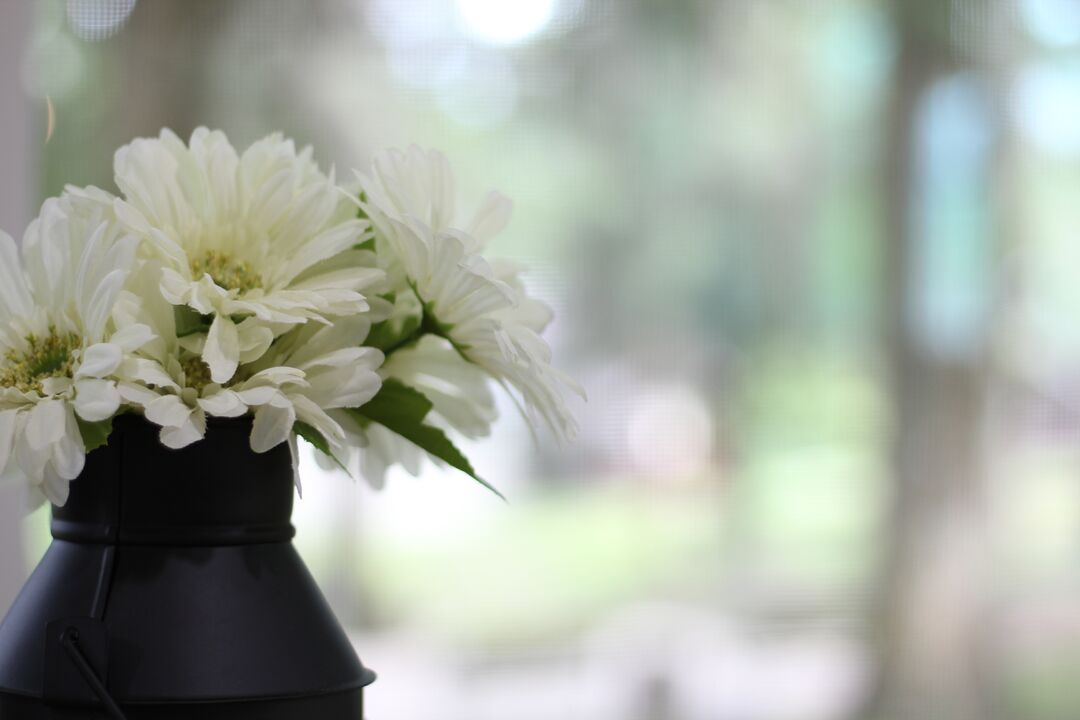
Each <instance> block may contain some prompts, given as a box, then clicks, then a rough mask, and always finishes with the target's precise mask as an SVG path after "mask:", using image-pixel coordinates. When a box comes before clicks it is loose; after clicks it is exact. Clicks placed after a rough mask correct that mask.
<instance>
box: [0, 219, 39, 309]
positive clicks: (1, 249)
mask: <svg viewBox="0 0 1080 720" xmlns="http://www.w3.org/2000/svg"><path fill="white" fill-rule="evenodd" d="M33 307H34V301H33V299H32V298H31V297H30V291H29V290H28V288H27V287H26V276H25V274H24V272H23V264H22V260H20V259H19V248H18V247H17V246H16V245H15V241H14V240H12V238H11V236H10V235H8V234H7V233H4V232H0V311H2V312H3V314H4V315H7V316H9V317H11V316H14V317H26V316H28V315H30V313H31V312H33Z"/></svg>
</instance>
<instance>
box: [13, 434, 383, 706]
mask: <svg viewBox="0 0 1080 720" xmlns="http://www.w3.org/2000/svg"><path fill="white" fill-rule="evenodd" d="M250 433H251V421H250V420H249V419H244V420H231V421H218V422H213V423H212V424H211V426H210V427H209V429H208V431H207V435H206V438H205V439H204V440H202V441H200V442H198V443H196V444H194V445H191V446H189V447H188V448H185V449H183V450H179V451H173V450H169V449H167V448H165V447H164V446H162V445H161V443H160V442H159V441H158V437H157V428H155V427H154V426H152V425H151V424H149V423H147V422H146V421H145V420H143V419H141V418H138V417H135V416H125V417H120V418H118V419H117V420H116V423H115V430H114V431H113V434H112V436H111V438H110V441H109V444H108V445H107V446H106V447H103V448H100V449H98V450H95V451H93V452H91V453H90V454H89V455H88V456H87V462H86V467H85V469H84V471H83V473H82V475H80V477H79V478H78V479H76V480H75V481H74V482H73V483H72V485H71V495H70V498H69V500H68V502H67V504H66V505H64V507H62V508H53V519H52V534H53V538H54V539H53V543H52V545H50V547H49V550H48V551H47V552H46V554H45V556H44V558H43V559H42V561H41V563H40V564H39V565H38V567H37V569H36V570H35V571H34V573H33V575H32V576H31V578H30V580H29V581H27V583H26V585H25V587H24V588H23V590H22V592H21V593H20V595H19V597H18V599H17V600H16V601H15V604H14V605H13V606H12V608H11V610H10V611H9V612H8V615H7V617H6V618H5V619H4V621H3V623H2V624H0V718H3V719H4V720H6V719H7V718H26V719H27V720H37V719H38V718H41V719H45V718H49V719H50V720H59V719H64V718H71V719H72V720H74V719H76V718H80V719H81V718H87V719H90V718H94V719H97V718H102V719H104V718H117V717H125V718H128V719H129V720H158V719H164V718H169V719H172V718H177V719H179V718H184V719H185V720H199V719H204V720H211V719H216V718H225V717H228V718H230V719H236V718H259V719H260V720H286V719H288V720H293V719H295V720H303V719H306V718H319V720H338V719H339V718H340V719H341V720H345V719H346V718H348V719H349V720H358V719H359V718H360V717H361V715H362V688H363V687H364V686H366V685H367V684H369V683H370V682H371V681H372V680H374V674H373V673H371V672H370V671H369V670H367V669H366V668H364V667H363V665H362V664H361V663H360V661H359V659H358V658H357V657H356V654H355V652H354V651H353V648H352V646H351V644H350V643H349V641H348V638H347V637H346V635H345V633H344V632H343V631H342V629H341V627H340V625H339V624H338V622H337V620H336V619H335V618H334V616H333V613H332V612H331V611H330V608H329V606H328V605H327V604H326V601H325V600H324V599H323V597H322V595H321V593H320V592H319V590H318V587H317V586H316V584H315V582H314V580H313V579H312V578H311V575H310V574H309V573H308V571H307V568H306V567H305V566H304V564H303V562H302V561H301V559H300V557H299V555H298V554H297V553H296V551H295V549H294V548H293V546H292V543H291V539H292V537H293V535H294V534H295V531H294V529H293V526H292V525H291V523H290V516H291V513H292V504H293V497H294V489H293V476H292V460H291V457H290V453H289V448H288V446H287V445H284V444H283V445H280V446H278V447H276V448H274V449H273V450H271V451H269V452H267V453H264V454H257V453H254V452H253V451H251V449H250V447H249V443H248V438H249V435H250Z"/></svg>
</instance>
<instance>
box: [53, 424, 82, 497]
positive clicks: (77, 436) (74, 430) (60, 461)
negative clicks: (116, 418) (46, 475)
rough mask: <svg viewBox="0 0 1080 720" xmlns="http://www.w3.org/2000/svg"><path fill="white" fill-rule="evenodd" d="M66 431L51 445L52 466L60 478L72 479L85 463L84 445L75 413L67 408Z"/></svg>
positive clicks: (80, 471)
mask: <svg viewBox="0 0 1080 720" xmlns="http://www.w3.org/2000/svg"><path fill="white" fill-rule="evenodd" d="M66 426H67V428H66V431H65V433H64V437H63V438H62V439H61V440H60V442H58V443H56V444H54V445H53V452H52V466H53V467H54V468H55V469H56V472H57V473H58V474H59V475H60V477H62V478H66V479H68V480H74V479H75V478H77V477H79V475H80V474H81V473H82V471H83V466H84V465H85V464H86V446H85V445H84V444H83V439H82V434H81V433H80V432H79V424H78V422H76V420H75V413H73V412H72V411H70V410H68V412H67V419H66Z"/></svg>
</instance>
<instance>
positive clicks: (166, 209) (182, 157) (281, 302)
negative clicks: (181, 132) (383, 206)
mask: <svg viewBox="0 0 1080 720" xmlns="http://www.w3.org/2000/svg"><path fill="white" fill-rule="evenodd" d="M115 171H116V183H117V185H118V186H119V187H120V189H121V191H122V193H123V196H124V198H123V200H118V201H116V208H117V209H116V212H117V215H118V216H119V217H120V218H121V220H122V221H123V222H124V223H125V225H126V226H127V228H128V229H129V230H130V231H131V232H133V233H135V234H137V235H138V236H140V237H141V238H143V239H145V240H146V247H147V248H150V249H151V251H152V252H153V254H154V255H155V256H156V257H157V258H159V259H160V260H161V262H162V264H163V269H162V273H161V280H160V291H161V293H162V294H163V295H164V296H165V297H166V298H167V299H168V300H169V302H171V303H172V304H174V305H179V306H187V307H189V308H191V309H192V310H193V311H194V312H195V313H198V314H199V315H202V316H212V321H211V324H210V326H209V328H208V332H207V333H206V337H205V342H204V343H203V344H202V348H201V353H202V359H203V361H204V362H205V363H206V365H207V366H208V368H209V371H210V377H211V379H212V380H213V382H215V383H218V384H223V383H227V382H228V381H230V380H231V379H232V377H233V375H234V373H235V372H236V369H237V367H238V366H239V365H240V364H241V363H242V362H245V359H246V358H245V356H258V355H259V354H261V351H265V350H266V348H267V347H269V345H270V343H271V342H272V340H273V338H274V337H276V336H277V335H280V334H281V333H282V332H285V331H286V330H288V328H290V327H292V326H295V325H299V324H303V323H306V322H308V321H311V320H316V321H321V322H326V323H328V322H330V320H329V318H331V317H334V316H345V315H351V314H355V313H361V312H364V311H366V310H367V309H368V303H367V301H366V300H365V298H364V296H363V294H361V291H362V290H364V289H365V288H367V287H368V286H370V285H372V284H374V283H376V282H378V280H379V279H380V278H381V277H382V272H381V271H379V270H376V269H373V268H368V267H362V266H356V265H353V266H348V267H341V266H327V265H324V264H323V263H324V261H326V260H328V259H331V258H333V257H334V256H337V255H339V254H341V253H342V252H343V251H346V250H348V249H350V248H352V247H354V246H355V245H357V244H359V243H361V242H362V241H363V239H364V237H365V231H366V230H367V227H368V224H367V222H366V221H364V220H361V219H358V218H357V217H356V211H355V207H354V206H353V205H352V204H351V203H349V202H348V201H347V200H346V199H345V198H344V197H343V196H342V194H341V192H340V191H339V189H338V188H337V186H336V185H335V182H334V179H333V177H332V175H331V176H330V177H327V176H326V175H324V174H323V173H321V172H320V171H319V169H318V167H317V166H316V165H315V163H314V162H313V161H312V159H311V151H310V148H307V149H304V150H303V151H301V152H297V151H296V149H295V147H294V145H293V143H292V141H291V140H285V139H283V138H282V137H281V136H280V135H271V136H270V137H267V138H265V139H263V140H260V141H258V142H256V143H255V144H253V145H252V146H251V147H249V148H248V149H247V150H245V151H244V152H243V154H242V155H238V154H237V152H236V151H235V150H234V149H233V147H232V146H231V145H230V144H229V141H228V140H227V139H226V137H225V135H224V134H222V133H221V132H218V131H214V132H211V131H209V130H207V129H206V128H199V129H198V130H196V131H195V132H194V133H193V134H192V136H191V141H190V143H189V144H188V145H185V144H184V143H183V142H182V141H181V140H180V139H179V138H177V137H176V136H175V135H174V134H173V133H171V132H169V131H168V130H163V131H162V132H161V135H160V136H159V137H158V138H154V139H149V138H142V139H139V140H135V141H134V142H132V143H131V144H130V145H127V146H125V147H123V148H121V149H120V150H118V151H117V153H116V158H115ZM238 320H239V321H238Z"/></svg>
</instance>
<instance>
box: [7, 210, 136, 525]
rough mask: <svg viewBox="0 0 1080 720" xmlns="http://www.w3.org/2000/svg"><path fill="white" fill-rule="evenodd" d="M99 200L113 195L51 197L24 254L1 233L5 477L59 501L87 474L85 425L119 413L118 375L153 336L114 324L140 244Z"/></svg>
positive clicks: (25, 244)
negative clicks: (84, 471) (113, 316)
mask: <svg viewBox="0 0 1080 720" xmlns="http://www.w3.org/2000/svg"><path fill="white" fill-rule="evenodd" d="M90 196H93V197H94V198H97V199H100V198H101V197H103V196H104V193H101V191H97V190H93V189H90V190H86V191H82V193H81V195H79V196H77V195H74V194H65V195H64V196H62V197H60V198H53V199H50V200H47V201H46V202H45V204H44V205H43V207H42V210H41V214H40V216H39V217H38V218H37V219H36V220H34V222H33V223H31V224H30V226H29V228H28V229H27V231H26V234H25V236H24V240H23V252H22V256H21V257H20V254H19V250H18V248H17V247H16V245H15V242H14V240H12V239H11V237H9V236H8V235H5V234H2V233H0V474H2V475H3V476H4V477H6V478H15V479H18V480H22V481H25V482H28V483H29V485H30V487H31V490H32V494H33V495H34V500H36V501H41V500H43V499H48V500H49V501H51V502H52V503H54V504H56V505H63V504H64V503H65V502H66V501H67V496H68V484H69V482H70V481H71V480H74V479H75V478H76V477H78V476H79V473H81V472H82V468H83V463H84V461H85V455H86V446H85V443H84V440H83V437H82V431H81V429H80V425H84V426H86V424H93V423H99V422H103V421H106V420H108V419H110V418H111V417H112V416H113V415H114V414H115V413H116V412H117V410H118V409H119V408H120V404H121V397H120V393H119V391H118V389H117V382H116V380H115V378H114V375H115V373H116V371H117V370H118V369H119V367H120V365H121V364H122V363H123V362H124V359H125V357H126V356H127V355H128V354H129V353H131V352H133V351H135V350H137V349H138V348H140V347H141V346H143V345H144V344H146V343H147V342H148V341H149V340H150V339H151V331H150V328H148V327H147V326H145V325H141V324H132V325H126V326H123V328H122V329H120V330H117V329H116V327H117V326H114V325H113V324H112V323H111V322H110V316H111V313H112V309H113V305H114V303H115V302H116V299H117V297H118V295H119V293H120V291H121V288H122V287H123V284H124V281H125V279H126V277H127V275H128V273H129V272H130V270H131V268H132V266H133V264H134V259H135V250H136V245H137V240H136V239H135V238H133V237H130V236H126V235H123V234H122V232H121V230H120V228H119V226H118V224H117V223H116V222H115V219H114V218H113V217H111V213H110V212H109V211H108V205H105V204H103V203H101V202H96V201H91V202H88V201H87V197H90ZM35 504H36V503H35Z"/></svg>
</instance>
